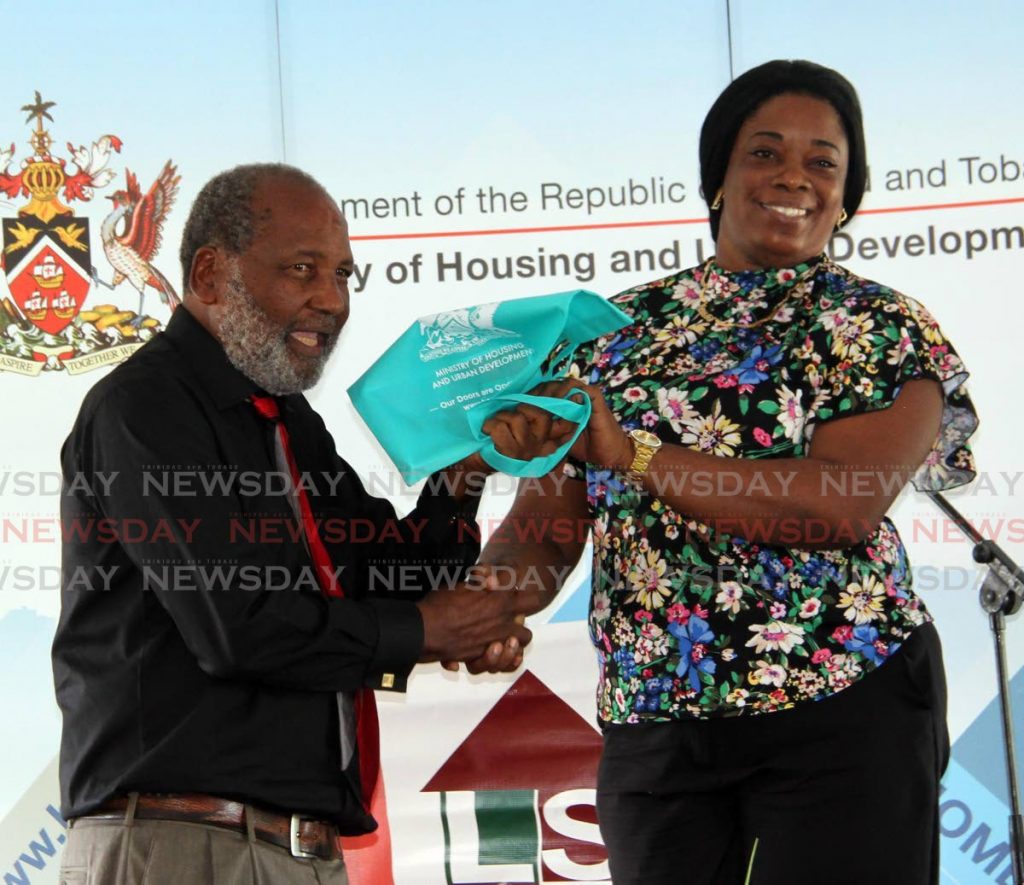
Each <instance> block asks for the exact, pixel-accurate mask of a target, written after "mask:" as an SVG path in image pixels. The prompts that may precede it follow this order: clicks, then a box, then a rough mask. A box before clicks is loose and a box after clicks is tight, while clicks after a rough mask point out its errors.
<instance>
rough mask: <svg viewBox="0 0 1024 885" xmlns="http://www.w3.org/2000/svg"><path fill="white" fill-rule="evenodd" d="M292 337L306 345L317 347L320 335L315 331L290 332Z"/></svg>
mask: <svg viewBox="0 0 1024 885" xmlns="http://www.w3.org/2000/svg"><path fill="white" fill-rule="evenodd" d="M291 334H292V338H294V339H295V340H296V341H298V342H299V343H300V344H305V345H306V347H317V346H318V345H319V344H320V336H319V335H317V334H316V332H292V333H291Z"/></svg>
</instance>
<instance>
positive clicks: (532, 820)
mask: <svg viewBox="0 0 1024 885" xmlns="http://www.w3.org/2000/svg"><path fill="white" fill-rule="evenodd" d="M600 755H601V737H600V735H599V734H598V733H597V731H596V730H595V729H594V728H593V727H592V726H590V725H588V724H587V723H586V721H585V720H584V719H583V718H582V717H581V716H580V715H579V714H578V713H577V712H576V711H575V710H573V709H572V707H570V706H569V705H568V704H566V703H565V701H563V700H562V699H561V698H559V697H558V696H557V695H556V694H554V693H553V692H552V691H551V690H550V689H549V688H548V687H547V686H546V685H544V683H543V682H541V681H540V680H539V679H538V678H537V677H536V676H534V675H533V674H532V673H531V672H529V671H526V672H525V673H523V675H522V676H520V677H519V679H517V680H516V682H515V684H513V686H512V687H511V688H510V689H509V690H508V691H507V692H506V693H505V695H504V696H503V697H502V698H501V699H500V700H499V701H498V703H497V704H495V705H494V707H493V708H492V709H491V711H490V712H489V713H488V714H487V716H485V717H484V719H483V721H482V722H480V724H479V725H478V726H477V727H476V728H475V729H474V730H473V731H472V732H471V733H470V735H469V736H468V737H467V738H466V739H465V740H464V741H463V742H462V744H461V745H460V746H459V748H458V749H457V750H456V751H455V752H454V753H453V754H452V755H451V757H450V758H449V759H448V761H447V762H445V764H444V765H442V766H441V769H440V770H439V771H438V772H437V773H436V774H435V775H434V776H433V777H432V778H431V779H430V781H429V782H428V783H427V785H426V786H425V787H424V788H423V792H425V793H440V794H441V816H442V823H443V827H444V838H445V874H446V877H447V881H448V883H449V885H498V883H513V882H515V883H519V882H525V883H533V885H541V883H555V882H590V883H596V885H602V883H603V885H611V883H610V879H609V874H608V859H607V857H608V856H607V853H606V852H605V849H604V844H603V843H602V841H601V834H600V832H599V831H598V827H597V813H596V810H595V807H594V801H595V795H596V794H595V790H594V784H595V783H596V780H597V763H598V759H599V757H600Z"/></svg>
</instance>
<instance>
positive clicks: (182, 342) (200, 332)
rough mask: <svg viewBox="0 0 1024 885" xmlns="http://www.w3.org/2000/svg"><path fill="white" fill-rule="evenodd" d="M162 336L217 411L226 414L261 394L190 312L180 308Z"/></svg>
mask: <svg viewBox="0 0 1024 885" xmlns="http://www.w3.org/2000/svg"><path fill="white" fill-rule="evenodd" d="M163 334H164V335H165V336H166V337H167V339H168V340H169V341H170V342H171V344H173V345H174V347H175V348H176V349H177V350H178V351H179V352H180V353H181V355H182V356H183V357H184V358H185V361H186V364H187V365H188V366H189V368H190V370H191V371H192V372H193V374H194V375H195V376H196V377H197V379H198V380H199V382H200V384H201V385H202V389H203V390H205V391H206V392H207V393H208V394H209V395H210V397H211V398H212V399H213V402H214V404H215V405H216V406H217V408H218V409H220V410H222V411H223V410H224V409H228V408H231V407H232V406H236V405H238V404H239V403H240V402H243V401H245V400H247V399H248V398H249V397H250V396H252V395H253V394H254V393H259V392H260V390H259V388H258V387H257V386H256V385H255V384H254V383H253V382H252V381H251V380H250V379H249V378H247V377H246V376H245V375H243V374H242V373H241V372H239V371H238V369H236V368H235V367H234V366H233V365H231V362H230V360H228V357H227V354H226V353H225V352H224V347H223V346H222V345H221V343H220V341H218V340H217V339H216V338H215V337H214V336H213V335H211V334H210V332H208V331H207V330H206V329H205V328H204V327H203V325H202V323H200V322H199V320H197V319H196V318H195V317H194V316H192V314H191V313H189V312H188V309H187V308H185V307H181V308H179V309H178V310H175V311H174V313H173V314H171V319H170V321H169V322H168V323H167V326H166V327H165V328H164V333H163Z"/></svg>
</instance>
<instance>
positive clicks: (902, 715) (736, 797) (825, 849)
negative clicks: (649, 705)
mask: <svg viewBox="0 0 1024 885" xmlns="http://www.w3.org/2000/svg"><path fill="white" fill-rule="evenodd" d="M948 761H949V735H948V732H947V730H946V683H945V675H944V673H943V670H942V651H941V647H940V645H939V637H938V634H937V633H936V632H935V629H934V627H932V626H931V625H930V624H928V625H925V626H923V627H919V628H918V629H916V630H915V631H914V632H913V633H912V634H911V636H910V638H909V639H908V640H907V641H906V642H905V643H904V644H903V646H902V647H901V648H900V650H899V651H898V652H897V653H896V654H895V655H893V657H892V658H891V659H890V660H889V661H887V662H886V663H885V664H884V665H883V666H882V667H880V668H879V669H878V670H876V671H875V672H873V673H870V674H868V675H867V676H865V677H864V678H863V679H862V680H860V681H859V682H857V683H856V684H854V685H852V686H850V687H849V688H847V689H845V690H844V691H841V692H839V693H838V694H837V695H835V696H833V697H830V698H828V699H826V700H823V701H820V702H818V703H812V704H803V705H801V706H798V707H796V708H794V709H792V710H783V711H779V712H775V713H767V714H760V715H756V716H739V717H731V718H723V719H711V720H688V721H681V722H673V723H653V724H644V725H611V726H608V727H607V728H606V729H605V733H604V753H603V755H602V757H601V765H600V769H599V772H598V789H597V812H598V819H599V821H600V825H601V834H602V836H603V837H604V842H605V845H606V846H607V848H608V857H609V863H610V866H611V876H612V881H613V882H614V883H615V885H641V883H642V885H743V883H745V882H747V881H748V880H747V878H746V877H747V875H748V872H749V876H750V878H749V882H750V885H845V883H849V885H864V883H871V885H933V883H937V882H938V876H939V863H938V859H939V853H938V840H939V830H938V786H939V778H940V777H941V775H942V772H943V771H944V770H945V768H946V763H947V762H948ZM752 857H753V859H752V860H751V858H752Z"/></svg>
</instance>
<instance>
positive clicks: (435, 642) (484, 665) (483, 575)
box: [417, 566, 533, 672]
mask: <svg viewBox="0 0 1024 885" xmlns="http://www.w3.org/2000/svg"><path fill="white" fill-rule="evenodd" d="M417 605H418V606H419V609H420V614H421V615H422V617H423V652H422V654H421V655H420V661H421V662H429V661H445V662H446V664H445V666H449V667H450V664H451V663H453V662H458V661H466V662H471V664H472V666H471V668H470V669H471V672H482V671H484V670H488V671H490V672H499V671H502V670H510V669H515V668H516V667H517V666H518V665H519V663H521V661H522V649H523V647H524V646H526V645H527V644H528V643H529V642H530V640H531V639H532V638H533V634H532V633H531V632H530V631H529V630H528V629H527V628H526V627H525V626H523V620H524V615H525V612H526V605H527V601H526V599H525V597H524V596H523V595H521V594H520V593H518V592H517V591H516V590H515V589H514V588H511V587H507V586H506V587H502V586H501V584H500V582H499V579H498V577H497V576H496V575H494V574H493V573H492V572H491V570H490V569H489V568H488V567H486V566H478V567H476V568H475V569H474V570H473V572H472V574H471V575H470V577H469V578H468V579H467V580H466V581H464V582H463V583H461V584H456V585H455V586H454V587H453V588H452V589H450V590H435V591H434V592H432V593H431V594H429V595H428V596H427V597H426V598H425V599H423V600H421V601H420V602H419V603H417Z"/></svg>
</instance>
